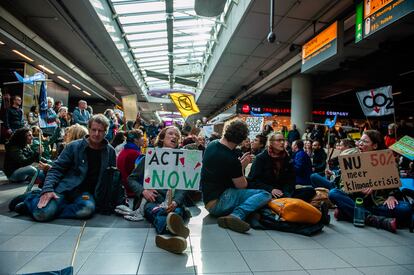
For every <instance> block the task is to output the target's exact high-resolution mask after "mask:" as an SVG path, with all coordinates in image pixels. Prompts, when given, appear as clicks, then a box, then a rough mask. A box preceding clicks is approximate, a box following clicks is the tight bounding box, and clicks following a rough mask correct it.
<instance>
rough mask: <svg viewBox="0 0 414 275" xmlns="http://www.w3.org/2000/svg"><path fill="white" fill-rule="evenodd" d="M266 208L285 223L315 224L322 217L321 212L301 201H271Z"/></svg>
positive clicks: (286, 199)
mask: <svg viewBox="0 0 414 275" xmlns="http://www.w3.org/2000/svg"><path fill="white" fill-rule="evenodd" d="M268 206H269V207H270V208H271V209H272V210H273V211H274V212H276V213H277V214H278V215H279V217H280V220H283V221H287V222H296V223H308V224H317V223H318V222H319V221H320V220H321V217H322V213H321V211H319V210H318V209H317V208H315V207H314V206H312V205H311V204H309V203H307V202H306V201H304V200H301V199H295V198H280V199H273V200H271V201H270V202H269V203H268Z"/></svg>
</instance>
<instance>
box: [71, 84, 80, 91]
mask: <svg viewBox="0 0 414 275" xmlns="http://www.w3.org/2000/svg"><path fill="white" fill-rule="evenodd" d="M72 86H73V87H74V88H75V89H77V90H79V91H80V90H82V89H81V88H80V87H79V86H76V85H75V84H72Z"/></svg>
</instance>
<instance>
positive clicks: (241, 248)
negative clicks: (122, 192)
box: [0, 185, 414, 275]
mask: <svg viewBox="0 0 414 275" xmlns="http://www.w3.org/2000/svg"><path fill="white" fill-rule="evenodd" d="M22 188H23V187H19V186H4V185H3V186H0V274H16V273H19V274H21V273H31V272H39V271H47V270H59V269H62V268H64V267H67V266H68V265H69V262H70V258H71V252H72V249H73V245H74V244H75V241H76V237H77V234H78V232H79V230H80V224H81V223H80V222H79V221H73V220H57V221H54V222H53V223H35V222H32V221H31V220H30V219H28V218H26V217H20V216H16V215H15V214H13V213H10V212H8V211H7V210H6V204H5V203H4V202H6V201H8V200H9V199H10V198H11V197H12V196H13V195H14V194H16V193H17V194H18V193H19V192H21V190H23V189H22ZM192 212H193V214H194V215H195V217H194V218H192V219H191V220H190V224H189V227H190V229H191V234H190V237H189V238H188V243H189V246H188V248H187V250H186V251H185V253H184V254H182V255H174V254H171V253H168V252H165V251H163V250H161V249H159V248H157V247H156V246H155V243H154V236H155V230H154V229H153V228H150V227H149V225H148V224H147V223H146V222H139V223H132V222H128V221H124V220H123V219H122V218H120V217H116V216H110V217H108V216H96V217H94V218H93V219H92V220H90V221H88V223H87V228H86V230H85V232H84V235H83V237H82V240H81V243H80V246H79V250H78V254H77V257H76V262H75V265H74V269H75V273H76V274H234V275H235V274H243V275H244V274H291V275H293V274H347V275H348V274H393V275H396V274H414V234H413V233H409V231H408V230H407V229H405V230H399V232H398V234H392V233H388V232H384V231H380V230H377V229H374V228H367V227H366V228H363V229H360V228H355V227H353V225H352V224H349V223H346V222H336V221H333V222H332V224H331V225H330V226H328V227H325V228H324V230H323V232H322V233H321V234H318V235H316V236H313V237H304V236H300V235H295V234H290V233H283V232H278V231H256V230H251V232H250V233H249V234H238V233H235V232H232V231H229V230H225V229H222V228H219V227H218V226H217V225H216V223H215V220H214V219H213V218H211V217H210V216H208V215H207V213H206V212H205V210H204V209H203V208H202V207H199V208H194V209H192Z"/></svg>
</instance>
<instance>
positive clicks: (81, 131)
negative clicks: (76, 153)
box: [57, 123, 88, 156]
mask: <svg viewBox="0 0 414 275" xmlns="http://www.w3.org/2000/svg"><path fill="white" fill-rule="evenodd" d="M87 134H88V129H87V128H86V127H85V126H82V125H80V124H77V123H76V124H73V125H71V126H69V127H67V128H65V133H64V136H63V142H62V143H61V144H60V145H59V146H58V148H57V153H58V156H59V155H60V153H62V151H63V149H64V148H65V147H66V145H67V144H69V143H70V142H72V141H74V140H78V139H81V138H83V137H84V136H86V135H87Z"/></svg>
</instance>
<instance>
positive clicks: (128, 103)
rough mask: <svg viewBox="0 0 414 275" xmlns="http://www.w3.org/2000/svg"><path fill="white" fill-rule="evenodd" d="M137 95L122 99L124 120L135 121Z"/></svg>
mask: <svg viewBox="0 0 414 275" xmlns="http://www.w3.org/2000/svg"><path fill="white" fill-rule="evenodd" d="M137 103H138V99H137V95H126V96H123V97H122V107H123V108H124V114H125V118H126V120H131V121H135V118H136V116H137V114H138V105H137Z"/></svg>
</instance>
